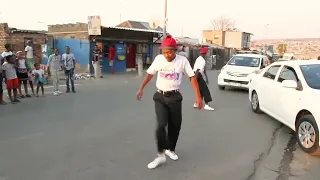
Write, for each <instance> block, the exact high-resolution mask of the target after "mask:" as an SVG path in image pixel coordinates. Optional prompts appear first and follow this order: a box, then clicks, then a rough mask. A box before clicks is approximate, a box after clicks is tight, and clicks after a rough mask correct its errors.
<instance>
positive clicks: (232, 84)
mask: <svg viewBox="0 0 320 180" xmlns="http://www.w3.org/2000/svg"><path fill="white" fill-rule="evenodd" d="M230 85H231V86H236V87H238V86H240V84H237V83H230Z"/></svg>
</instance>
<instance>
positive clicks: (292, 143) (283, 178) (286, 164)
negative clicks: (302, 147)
mask: <svg viewBox="0 0 320 180" xmlns="http://www.w3.org/2000/svg"><path fill="white" fill-rule="evenodd" d="M296 149H297V139H296V137H295V136H294V135H292V137H291V139H290V140H289V142H288V144H287V147H286V149H285V152H284V154H283V157H282V159H281V162H280V167H279V170H278V171H279V173H278V177H277V179H276V180H288V179H289V177H291V176H294V175H293V174H292V173H291V167H290V164H291V162H292V160H293V157H294V155H293V152H294V151H295V150H296Z"/></svg>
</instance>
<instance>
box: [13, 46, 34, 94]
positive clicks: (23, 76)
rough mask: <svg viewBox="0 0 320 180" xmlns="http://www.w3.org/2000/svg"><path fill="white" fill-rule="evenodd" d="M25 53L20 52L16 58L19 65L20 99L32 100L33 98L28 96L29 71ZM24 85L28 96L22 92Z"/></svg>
mask: <svg viewBox="0 0 320 180" xmlns="http://www.w3.org/2000/svg"><path fill="white" fill-rule="evenodd" d="M22 53H23V52H22V51H18V52H17V53H16V57H17V59H18V61H17V62H16V63H17V67H18V73H17V76H18V79H19V89H18V90H19V95H20V98H24V97H28V98H30V97H31V96H30V95H29V94H28V69H27V61H26V60H25V59H24V58H23V54H22ZM22 84H23V87H24V92H25V94H26V95H23V94H22V91H21V85H22Z"/></svg>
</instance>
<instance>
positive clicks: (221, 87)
mask: <svg viewBox="0 0 320 180" xmlns="http://www.w3.org/2000/svg"><path fill="white" fill-rule="evenodd" d="M218 87H219V89H220V90H224V89H225V88H226V87H224V86H218Z"/></svg>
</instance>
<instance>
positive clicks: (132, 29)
mask: <svg viewBox="0 0 320 180" xmlns="http://www.w3.org/2000/svg"><path fill="white" fill-rule="evenodd" d="M103 28H108V29H121V30H127V31H139V32H151V33H162V32H161V31H158V30H153V29H152V30H151V29H137V28H126V27H111V26H109V27H103Z"/></svg>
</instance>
